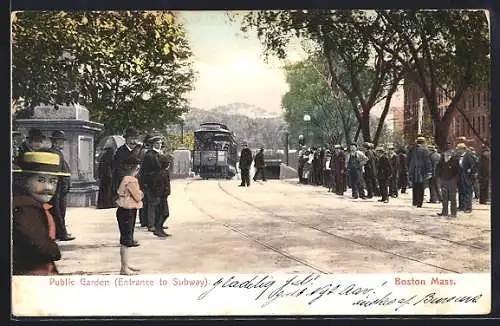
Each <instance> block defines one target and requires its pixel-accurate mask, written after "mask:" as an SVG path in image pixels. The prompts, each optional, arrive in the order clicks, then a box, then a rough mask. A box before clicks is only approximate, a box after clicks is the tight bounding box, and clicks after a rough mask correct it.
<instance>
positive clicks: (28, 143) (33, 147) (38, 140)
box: [15, 128, 45, 162]
mask: <svg viewBox="0 0 500 326" xmlns="http://www.w3.org/2000/svg"><path fill="white" fill-rule="evenodd" d="M44 140H45V136H44V135H43V134H42V131H41V130H40V129H38V128H31V129H30V130H29V131H28V137H26V140H25V141H24V142H23V143H22V144H21V146H19V149H18V151H17V157H16V159H15V161H16V162H17V161H18V160H19V159H20V158H21V157H22V156H23V154H24V153H26V152H32V151H38V150H40V149H41V148H42V144H43V141H44Z"/></svg>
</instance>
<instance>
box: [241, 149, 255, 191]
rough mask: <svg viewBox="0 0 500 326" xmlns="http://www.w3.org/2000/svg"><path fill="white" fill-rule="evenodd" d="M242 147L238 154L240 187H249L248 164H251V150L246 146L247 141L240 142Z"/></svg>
mask: <svg viewBox="0 0 500 326" xmlns="http://www.w3.org/2000/svg"><path fill="white" fill-rule="evenodd" d="M242 147H243V149H242V150H241V154H240V163H239V165H240V171H241V184H240V187H245V186H246V187H250V166H252V159H253V157H252V151H251V150H250V148H248V146H247V143H243V144H242Z"/></svg>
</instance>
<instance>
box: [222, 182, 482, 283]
mask: <svg viewBox="0 0 500 326" xmlns="http://www.w3.org/2000/svg"><path fill="white" fill-rule="evenodd" d="M217 184H218V187H219V189H221V191H223V192H224V193H225V194H226V195H227V196H229V197H232V198H234V199H235V200H238V201H240V202H242V203H244V204H246V205H248V206H250V207H253V208H255V209H257V210H259V211H261V212H263V213H265V214H267V215H271V216H273V217H275V218H278V219H282V220H285V221H287V222H290V223H295V224H297V225H301V226H302V227H305V228H309V229H313V230H315V231H318V232H321V233H324V234H327V235H329V236H332V237H335V238H338V239H341V240H344V241H346V242H351V243H354V244H356V245H359V246H362V247H365V248H370V249H372V250H375V251H378V252H383V253H385V254H388V255H392V256H396V257H399V258H402V259H405V260H410V261H414V262H417V263H420V264H423V265H427V266H430V267H434V268H436V269H440V270H442V271H446V272H450V273H455V274H461V272H459V271H456V270H453V269H449V268H446V267H443V266H438V265H435V264H430V263H426V262H423V261H421V260H419V259H416V258H412V257H409V256H405V255H401V254H398V253H395V252H392V251H389V250H385V249H382V248H378V247H376V246H373V245H370V244H367V243H363V242H360V241H356V240H354V239H350V238H347V237H344V236H341V235H338V234H335V233H333V232H331V231H327V230H324V229H321V228H319V227H317V226H315V225H312V224H308V223H303V222H300V221H296V220H294V219H292V218H290V217H287V216H282V215H279V214H276V213H275V212H273V211H271V210H268V209H263V208H261V207H259V206H257V205H255V204H253V203H250V202H248V201H246V200H244V199H241V198H239V197H238V196H235V195H234V194H232V193H230V192H229V191H227V190H226V189H225V188H224V187H223V186H222V184H221V182H220V181H218V182H217ZM408 231H410V232H414V231H413V230H408ZM448 240H449V239H448ZM450 243H454V244H457V245H460V246H466V247H471V246H470V245H467V244H459V243H456V242H451V241H450ZM471 248H474V249H478V247H477V246H474V247H471ZM479 250H484V248H479Z"/></svg>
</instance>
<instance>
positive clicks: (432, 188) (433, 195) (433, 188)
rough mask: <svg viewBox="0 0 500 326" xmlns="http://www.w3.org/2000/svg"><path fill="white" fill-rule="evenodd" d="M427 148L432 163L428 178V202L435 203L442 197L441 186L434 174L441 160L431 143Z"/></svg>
mask: <svg viewBox="0 0 500 326" xmlns="http://www.w3.org/2000/svg"><path fill="white" fill-rule="evenodd" d="M428 149H429V155H430V160H431V165H432V177H431V178H430V179H429V194H430V198H429V203H436V202H438V201H441V199H442V198H441V191H440V190H441V187H440V186H439V179H438V177H437V175H436V168H437V165H438V163H439V161H440V160H441V155H440V154H439V153H438V152H437V151H436V147H435V146H433V145H430V146H429V147H428Z"/></svg>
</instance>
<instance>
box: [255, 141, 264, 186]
mask: <svg viewBox="0 0 500 326" xmlns="http://www.w3.org/2000/svg"><path fill="white" fill-rule="evenodd" d="M254 163H255V164H254V165H255V174H254V176H253V181H257V176H258V175H259V174H261V175H262V181H267V180H266V176H265V174H264V168H265V167H266V163H265V160H264V148H262V147H261V149H260V150H259V152H258V153H257V154H255V158H254Z"/></svg>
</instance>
